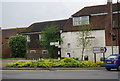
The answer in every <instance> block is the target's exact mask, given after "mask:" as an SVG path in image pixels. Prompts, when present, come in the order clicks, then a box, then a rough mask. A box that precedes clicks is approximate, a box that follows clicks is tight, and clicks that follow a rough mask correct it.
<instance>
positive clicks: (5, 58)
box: [0, 57, 25, 60]
mask: <svg viewBox="0 0 120 81" xmlns="http://www.w3.org/2000/svg"><path fill="white" fill-rule="evenodd" d="M20 59H23V60H24V59H25V58H12V57H3V58H0V60H20Z"/></svg>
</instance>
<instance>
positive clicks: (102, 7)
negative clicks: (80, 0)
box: [72, 3, 120, 17]
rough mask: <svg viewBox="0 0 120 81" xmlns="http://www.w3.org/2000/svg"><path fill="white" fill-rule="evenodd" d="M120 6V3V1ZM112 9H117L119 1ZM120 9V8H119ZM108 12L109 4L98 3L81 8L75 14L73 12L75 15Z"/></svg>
mask: <svg viewBox="0 0 120 81" xmlns="http://www.w3.org/2000/svg"><path fill="white" fill-rule="evenodd" d="M119 6H120V3H119ZM112 7H113V8H112V10H113V12H114V11H117V10H118V7H117V3H115V4H113V5H112ZM119 10H120V8H119ZM106 12H107V5H106V4H105V5H96V6H89V7H84V8H83V9H81V10H80V11H78V12H76V13H75V14H73V15H72V16H73V17H77V16H88V15H91V14H97V13H106Z"/></svg>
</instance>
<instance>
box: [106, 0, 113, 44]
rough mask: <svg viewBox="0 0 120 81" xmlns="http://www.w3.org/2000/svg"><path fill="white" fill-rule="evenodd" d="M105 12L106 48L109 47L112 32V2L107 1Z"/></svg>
mask: <svg viewBox="0 0 120 81" xmlns="http://www.w3.org/2000/svg"><path fill="white" fill-rule="evenodd" d="M106 10H107V11H106V12H107V13H108V14H107V16H106V26H105V40H106V46H111V42H112V41H111V35H110V33H111V32H112V0H107V6H106Z"/></svg>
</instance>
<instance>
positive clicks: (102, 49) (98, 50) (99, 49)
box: [93, 47, 107, 53]
mask: <svg viewBox="0 0 120 81" xmlns="http://www.w3.org/2000/svg"><path fill="white" fill-rule="evenodd" d="M106 51H107V49H106V47H93V53H105V52H106Z"/></svg>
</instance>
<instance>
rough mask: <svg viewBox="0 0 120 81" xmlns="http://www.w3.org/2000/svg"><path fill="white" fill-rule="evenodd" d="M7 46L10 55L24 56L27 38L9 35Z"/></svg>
mask: <svg viewBox="0 0 120 81" xmlns="http://www.w3.org/2000/svg"><path fill="white" fill-rule="evenodd" d="M9 39H10V40H9V47H10V50H11V51H12V57H24V56H25V54H26V49H27V40H26V37H25V36H23V35H16V36H11V37H10V38H9Z"/></svg>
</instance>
